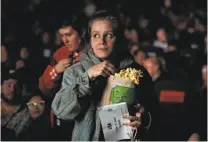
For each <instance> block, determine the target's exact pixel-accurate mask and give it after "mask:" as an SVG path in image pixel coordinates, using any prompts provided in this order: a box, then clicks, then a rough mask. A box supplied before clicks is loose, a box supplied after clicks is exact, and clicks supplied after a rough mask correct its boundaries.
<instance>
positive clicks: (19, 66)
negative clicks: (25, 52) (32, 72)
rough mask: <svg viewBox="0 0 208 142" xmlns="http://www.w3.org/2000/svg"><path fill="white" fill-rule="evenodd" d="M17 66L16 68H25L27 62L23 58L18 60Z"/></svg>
mask: <svg viewBox="0 0 208 142" xmlns="http://www.w3.org/2000/svg"><path fill="white" fill-rule="evenodd" d="M15 68H16V70H17V69H21V68H25V62H24V61H23V60H17V62H16V67H15Z"/></svg>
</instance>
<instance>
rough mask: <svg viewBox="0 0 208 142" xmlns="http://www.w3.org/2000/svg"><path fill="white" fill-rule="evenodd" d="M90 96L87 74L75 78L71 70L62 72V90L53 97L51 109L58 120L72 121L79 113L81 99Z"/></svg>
mask: <svg viewBox="0 0 208 142" xmlns="http://www.w3.org/2000/svg"><path fill="white" fill-rule="evenodd" d="M86 96H91V87H90V84H89V77H88V74H87V72H84V73H82V74H81V75H80V76H78V77H76V76H75V74H74V73H73V68H68V69H67V70H66V71H65V72H64V76H63V80H62V88H61V90H60V91H59V92H58V93H57V94H56V95H55V98H54V100H53V102H52V109H53V111H54V113H55V115H56V116H57V117H58V118H61V119H63V120H74V119H75V117H76V116H78V115H79V114H80V112H81V110H82V109H81V108H82V106H83V104H82V103H80V102H83V101H80V99H81V98H84V97H86Z"/></svg>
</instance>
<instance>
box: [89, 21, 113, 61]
mask: <svg viewBox="0 0 208 142" xmlns="http://www.w3.org/2000/svg"><path fill="white" fill-rule="evenodd" d="M90 34H91V38H90V44H91V47H92V49H93V52H94V54H95V55H96V56H97V57H98V58H100V59H102V60H105V59H107V58H108V57H109V56H110V55H111V53H112V51H113V48H114V44H115V41H116V36H115V34H114V29H113V24H112V22H111V21H109V20H95V21H94V22H93V23H92V27H91V33H90Z"/></svg>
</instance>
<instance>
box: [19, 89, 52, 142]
mask: <svg viewBox="0 0 208 142" xmlns="http://www.w3.org/2000/svg"><path fill="white" fill-rule="evenodd" d="M33 94H35V95H33V96H30V98H29V101H28V102H27V108H28V110H29V113H30V116H31V118H32V122H31V125H30V127H29V128H28V129H27V130H26V131H25V132H24V133H23V134H21V136H20V137H19V139H18V140H21V141H46V140H47V141H48V140H52V136H51V129H50V122H49V117H48V116H49V115H48V114H47V112H46V109H47V108H46V105H45V99H44V97H43V96H42V94H41V93H33Z"/></svg>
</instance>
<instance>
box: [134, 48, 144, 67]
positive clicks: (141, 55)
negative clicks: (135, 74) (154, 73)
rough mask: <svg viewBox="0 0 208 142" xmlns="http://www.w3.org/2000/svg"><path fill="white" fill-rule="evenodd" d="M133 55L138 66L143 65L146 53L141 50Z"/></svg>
mask: <svg viewBox="0 0 208 142" xmlns="http://www.w3.org/2000/svg"><path fill="white" fill-rule="evenodd" d="M133 54H134V58H135V61H136V62H137V63H138V64H140V65H143V62H144V60H145V59H146V53H145V51H143V50H141V49H140V50H136V51H135V52H134V53H133Z"/></svg>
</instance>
